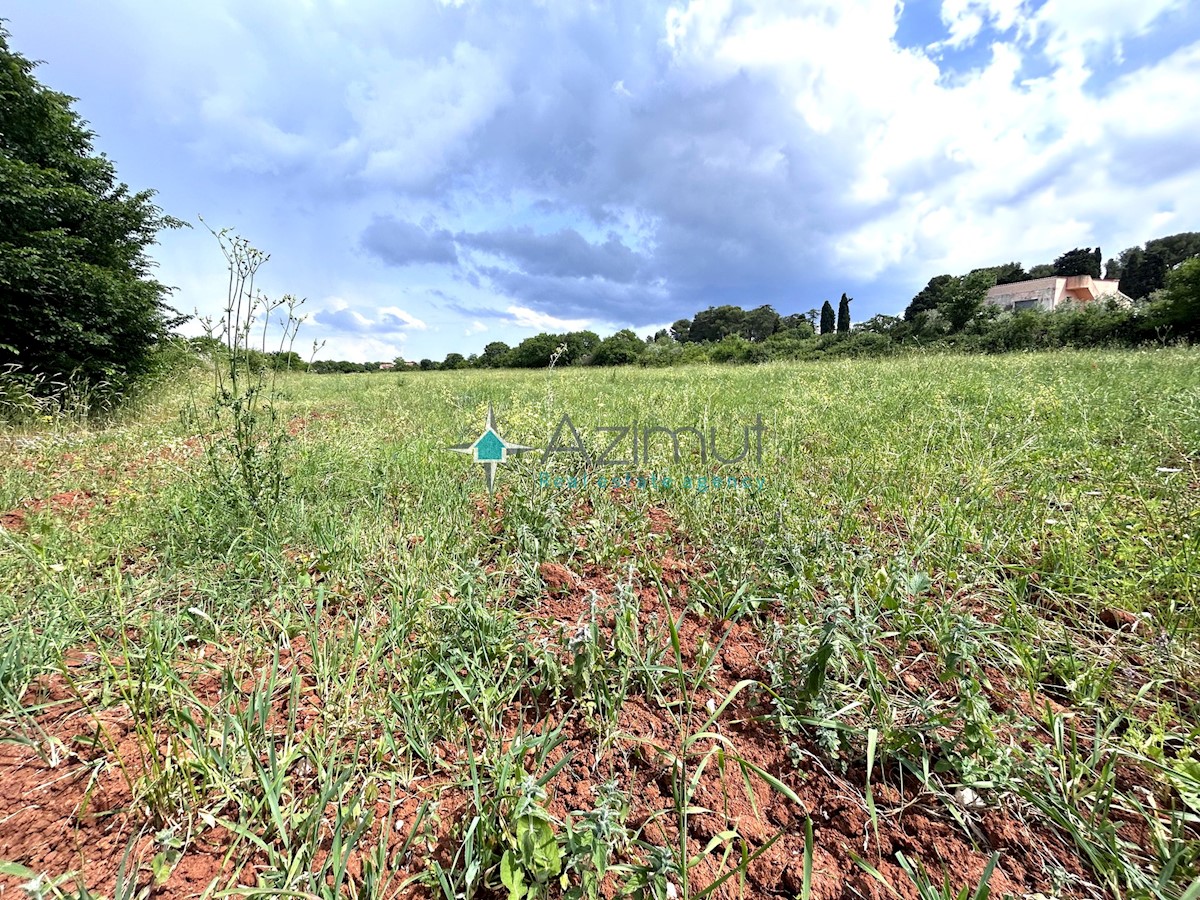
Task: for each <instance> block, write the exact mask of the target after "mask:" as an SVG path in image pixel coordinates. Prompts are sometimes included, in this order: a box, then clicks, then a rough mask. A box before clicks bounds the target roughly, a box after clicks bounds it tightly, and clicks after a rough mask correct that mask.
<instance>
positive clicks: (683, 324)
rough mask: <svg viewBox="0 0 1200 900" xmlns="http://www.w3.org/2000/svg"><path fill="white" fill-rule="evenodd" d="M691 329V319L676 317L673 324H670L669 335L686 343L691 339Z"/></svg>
mask: <svg viewBox="0 0 1200 900" xmlns="http://www.w3.org/2000/svg"><path fill="white" fill-rule="evenodd" d="M691 331H692V320H691V319H676V320H675V324H674V325H672V326H671V337H673V338H675V340H677V341H679V343H681V344H686V343H687V342H688V341H690V340H691V336H690V335H691Z"/></svg>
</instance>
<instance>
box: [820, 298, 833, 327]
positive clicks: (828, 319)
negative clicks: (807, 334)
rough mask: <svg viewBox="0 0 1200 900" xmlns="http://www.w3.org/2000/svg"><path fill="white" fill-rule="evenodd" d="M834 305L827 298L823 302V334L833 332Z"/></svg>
mask: <svg viewBox="0 0 1200 900" xmlns="http://www.w3.org/2000/svg"><path fill="white" fill-rule="evenodd" d="M833 328H834V324H833V307H832V306H830V305H829V301H828V300H826V301H825V302H824V303H822V304H821V334H833Z"/></svg>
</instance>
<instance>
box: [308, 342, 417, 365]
mask: <svg viewBox="0 0 1200 900" xmlns="http://www.w3.org/2000/svg"><path fill="white" fill-rule="evenodd" d="M297 352H299V353H300V355H301V356H305V357H306V356H307V353H306V352H305V350H304V349H299V350H298V351H297ZM397 356H403V348H402V347H401V345H400V343H398V342H396V341H386V340H380V339H379V338H373V337H363V336H362V335H355V336H353V337H350V336H347V335H331V336H330V337H328V338H326V339H325V346H324V347H322V348H321V350H320V352H319V353H318V354H317V358H318V359H346V360H349V361H350V362H358V363H361V362H388V361H390V360H393V359H395V358H396V357H397Z"/></svg>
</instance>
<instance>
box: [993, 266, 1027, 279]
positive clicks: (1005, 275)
mask: <svg viewBox="0 0 1200 900" xmlns="http://www.w3.org/2000/svg"><path fill="white" fill-rule="evenodd" d="M995 272H996V284H1015V283H1016V282H1018V281H1025V280H1027V279H1028V278H1029V273H1027V272H1026V271H1025V269H1024V267H1022V265H1021V264H1020V263H1019V262H1009V263H1005V264H1004V265H1002V266H996V267H995Z"/></svg>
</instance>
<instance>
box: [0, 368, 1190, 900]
mask: <svg viewBox="0 0 1200 900" xmlns="http://www.w3.org/2000/svg"><path fill="white" fill-rule="evenodd" d="M209 384H210V382H209V381H207V380H206V379H205V378H204V377H203V375H202V373H196V374H195V375H194V376H193V377H191V378H190V379H187V380H181V381H180V382H178V383H176V384H172V385H169V386H167V387H165V388H164V389H163V390H162V391H161V392H160V394H159V395H158V396H156V397H155V398H154V400H153V401H152V402H149V403H147V404H146V405H145V406H144V407H143V408H141V409H139V410H138V411H136V412H131V413H128V414H127V415H126V416H125V417H124V418H123V419H121V420H119V421H117V422H115V423H113V424H111V425H109V426H107V427H104V428H93V429H90V430H89V429H84V428H80V427H77V426H71V425H68V424H66V423H59V422H54V421H50V422H46V423H45V430H44V431H42V432H37V433H34V432H19V433H16V432H10V433H7V434H5V435H3V436H0V526H2V527H0V698H2V701H3V707H2V709H0V765H2V766H3V777H2V780H0V859H4V860H8V861H9V862H10V865H8V866H7V867H6V868H5V871H6V872H8V873H9V874H8V875H7V876H6V877H5V878H4V879H3V881H2V882H0V883H2V885H3V887H0V893H3V894H5V895H8V896H20V895H21V890H22V889H23V890H24V891H25V892H27V893H29V894H30V895H31V896H43V897H59V896H72V897H76V896H101V895H103V896H106V897H134V896H139V895H140V896H146V895H147V894H148V895H149V896H155V897H188V896H198V895H201V894H204V893H208V894H209V895H210V896H217V895H224V896H229V895H231V894H232V895H237V896H243V895H259V896H288V897H308V896H319V897H326V896H354V897H375V896H409V895H418V896H444V897H447V898H450V897H460V896H465V897H471V896H493V895H496V896H510V897H512V898H514V900H519V898H521V897H524V896H530V897H537V896H544V895H550V896H560V895H561V896H579V897H589V898H590V897H605V898H611V897H614V896H619V895H626V894H627V895H632V896H635V897H646V898H650V897H653V898H658V900H666V898H676V897H682V898H701V897H704V896H710V895H711V896H714V897H716V896H721V897H747V898H766V897H776V896H797V897H809V896H811V897H814V898H830V897H857V896H863V897H881V898H882V897H894V896H900V897H906V898H931V897H952V896H959V891H960V890H963V889H966V891H967V894H965V895H963V896H976V895H975V893H974V892H975V889H976V887H977V886H978V885H980V884H981V883H983V882H984V881H987V882H988V883H989V886H990V889H991V894H992V896H994V897H1001V896H1010V895H1011V896H1014V897H1021V898H1026V897H1035V896H1040V897H1047V898H1048V897H1120V898H1126V897H1171V898H1178V897H1181V896H1184V895H1185V894H1187V896H1189V897H1190V898H1195V897H1197V896H1200V886H1193V880H1194V879H1196V877H1197V875H1198V874H1200V872H1198V866H1200V724H1198V723H1200V715H1198V712H1200V633H1198V631H1197V625H1198V624H1200V609H1198V606H1197V598H1198V595H1200V354H1198V353H1196V352H1194V351H1184V350H1164V351H1159V352H1141V353H1128V352H1123V353H1116V352H1113V353H1108V352H1088V353H1055V354H1046V355H1021V356H1007V357H989V358H981V357H954V356H930V357H908V358H903V359H894V360H887V361H864V362H839V363H824V364H768V365H764V366H758V367H740V368H722V367H702V368H686V369H672V370H666V371H652V370H632V369H630V370H625V369H619V370H572V369H556V370H553V371H542V372H526V373H514V372H435V373H412V372H398V373H381V374H379V375H362V376H324V377H317V376H298V375H297V376H287V377H285V378H284V379H283V380H282V381H281V382H280V383H279V385H278V390H279V398H278V401H277V404H276V410H277V413H278V417H279V418H278V421H277V423H276V426H275V431H276V432H278V433H280V434H283V435H286V438H287V439H286V441H283V442H282V443H280V444H279V445H278V450H279V456H278V467H279V468H278V470H277V471H279V472H281V473H282V474H283V475H284V476H285V479H286V480H285V482H284V484H283V492H282V495H281V496H280V498H279V500H278V501H277V502H275V501H273V500H271V499H270V498H269V497H268V498H267V500H264V501H262V502H260V503H259V504H258V512H254V511H253V504H251V503H250V502H249V501H248V500H247V491H248V490H250V488H248V486H247V484H246V483H245V482H243V481H240V480H239V476H238V474H237V470H236V468H235V467H234V465H233V462H232V461H231V460H234V459H235V458H233V457H230V456H228V455H223V454H222V453H221V452H220V451H221V446H222V445H220V444H214V443H213V442H212V441H213V438H212V436H211V435H210V436H208V437H205V432H204V431H203V429H202V428H201V427H200V426H204V425H205V423H206V422H207V423H210V424H211V420H210V419H209V418H206V410H207V409H208V406H207V405H206V404H209V400H208V399H207V394H206V392H210V388H209ZM489 404H491V405H492V406H493V407H494V410H495V413H496V418H497V421H498V425H499V430H500V432H501V434H502V435H503V436H504V438H505V439H507V440H508V441H510V442H514V443H519V444H527V445H532V446H535V447H543V446H545V444H546V443H547V441H548V439H549V436H550V435H551V434H552V433H553V431H554V430H555V428H556V426H557V425H558V424H559V422H560V420H561V417H562V415H563V414H564V413H566V414H569V415H570V417H571V420H572V422H573V423H574V424H575V425H576V426H577V427H578V429H579V431H580V434H581V435H582V439H583V441H584V442H585V443H586V444H587V445H588V446H589V449H591V450H599V449H601V448H602V447H603V445H604V444H605V443H607V441H606V440H604V439H603V436H602V435H600V434H597V433H595V432H594V429H595V428H597V427H601V426H610V427H612V426H625V425H633V423H634V422H636V423H637V424H638V427H639V428H640V429H644V428H646V427H653V426H662V427H667V428H672V429H678V428H683V427H690V426H695V427H697V428H700V429H701V430H702V431H703V432H704V433H705V434H709V433H710V429H715V431H716V436H717V439H718V442H719V444H720V447H721V452H722V453H723V454H725V455H729V453H730V452H731V450H732V449H736V447H737V446H738V444H739V442H740V440H741V438H742V434H743V432H742V429H743V427H744V426H747V425H752V424H754V423H755V421H756V417H757V416H760V415H761V417H762V421H763V426H764V430H763V433H762V434H763V437H762V448H763V452H762V458H761V460H756V459H754V454H753V452H752V453H751V454H750V455H749V456H748V457H747V458H746V459H744V460H742V461H741V462H738V463H734V464H729V465H723V466H722V465H714V464H713V461H712V459H711V458H710V459H707V460H706V461H704V462H702V461H701V460H700V458H699V455H698V453H697V452H696V450H695V443H694V442H693V441H692V440H691V438H690V437H688V436H682V437H681V441H680V443H681V459H680V460H679V461H678V462H675V461H674V460H672V459H671V457H670V454H669V453H667V449H668V445H667V443H666V442H665V440H663V439H662V436H661V435H659V437H658V439H656V440H655V443H654V444H653V445H652V449H651V450H650V459H649V460H648V461H641V460H639V463H638V465H637V466H626V467H596V468H594V469H593V470H592V471H591V472H590V473H585V471H584V469H583V467H582V466H581V465H579V464H575V465H574V466H572V465H568V464H566V463H565V462H564V460H565V459H567V457H566V456H565V455H562V454H558V455H556V458H555V459H553V460H552V464H553V468H552V469H550V470H549V474H551V475H555V474H557V475H562V476H564V477H565V478H569V476H571V475H575V476H576V477H577V478H579V477H580V476H582V475H583V474H589V475H590V478H591V481H590V482H589V483H588V484H587V485H586V486H585V485H582V484H580V483H579V482H578V481H577V482H576V485H575V486H574V487H572V486H571V484H570V482H569V481H564V482H563V483H562V485H561V486H555V483H554V482H553V481H551V482H550V483H549V484H548V485H547V484H543V483H541V482H543V481H544V480H545V479H539V473H540V472H542V471H543V470H544V467H543V465H542V459H541V454H540V453H539V452H532V453H527V454H524V455H522V456H520V457H514V458H513V459H511V460H510V462H509V463H507V464H506V465H502V466H500V467H499V470H498V473H497V476H496V486H497V494H496V497H495V499H494V500H492V499H489V496H488V494H487V492H486V488H485V482H484V476H483V471H482V468H481V467H480V466H478V465H475V464H473V462H472V461H471V460H470V458H468V457H465V456H464V455H462V454H457V453H453V452H449V451H447V450H446V449H445V448H447V447H449V446H451V445H455V444H461V443H463V442H467V441H471V440H473V439H474V438H475V437H477V436H478V435H479V433H480V431H481V429H482V427H483V424H484V421H485V417H486V414H487V410H488V406H489ZM189 411H190V412H189ZM197 411H198V412H197ZM185 413H186V414H185ZM268 433H269V432H268ZM606 434H609V436H611V435H612V433H606ZM624 446H628V445H627V444H626V445H624ZM727 447H728V448H730V449H726V448H727ZM621 449H622V448H621V447H618V448H617V450H618V451H619V450H621ZM625 455H628V454H625ZM275 465H276V463H275V462H273V461H272V457H270V456H269V455H265V456H258V457H255V459H254V460H253V461H252V465H251V469H249V470H248V471H250V472H251V475H252V476H254V477H258V475H262V476H263V477H264V478H269V476H270V475H271V473H272V472H273V471H276V470H275V469H273V468H272V466H275ZM626 474H631V475H634V476H637V475H638V474H641V475H644V476H653V478H652V479H651V480H650V481H649V482H648V483H647V484H646V486H645V487H640V486H638V485H637V484H636V481H635V483H634V484H632V485H626V484H622V485H621V486H620V487H619V488H617V489H615V490H613V489H611V488H608V487H604V488H601V487H600V486H598V484H597V481H596V478H597V477H598V476H599V475H606V476H612V475H622V476H623V475H626ZM665 476H670V477H671V478H672V483H671V485H670V487H666V486H663V482H662V478H663V477H665ZM714 476H720V478H721V479H722V480H721V481H720V482H717V481H715V480H714ZM727 476H735V477H743V478H744V479H746V480H744V481H742V482H741V483H740V486H739V485H738V484H737V483H735V484H734V486H732V487H731V486H729V485H728V484H727V483H726V482H725V481H724V479H725V478H726V477H727ZM702 477H703V478H704V479H706V480H705V481H704V482H701V481H700V479H701V478H702ZM656 479H657V480H656ZM685 479H688V480H687V481H685ZM702 484H703V486H704V489H703V490H702V489H701V485H702ZM22 886H24V887H23V888H22ZM1189 886H1191V887H1190V891H1189Z"/></svg>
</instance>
